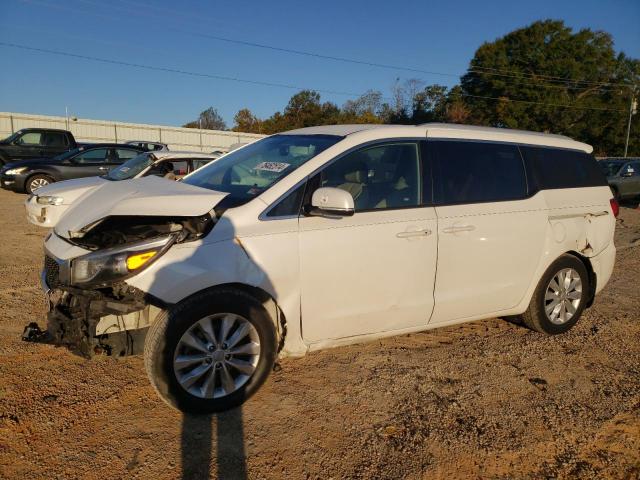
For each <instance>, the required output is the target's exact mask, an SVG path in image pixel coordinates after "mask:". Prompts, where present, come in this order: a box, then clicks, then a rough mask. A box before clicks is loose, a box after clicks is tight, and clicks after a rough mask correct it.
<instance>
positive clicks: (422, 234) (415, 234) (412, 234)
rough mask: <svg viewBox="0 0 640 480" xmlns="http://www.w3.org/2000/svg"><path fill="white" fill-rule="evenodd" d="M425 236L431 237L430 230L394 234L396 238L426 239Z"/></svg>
mask: <svg viewBox="0 0 640 480" xmlns="http://www.w3.org/2000/svg"><path fill="white" fill-rule="evenodd" d="M427 235H431V230H429V229H428V228H425V229H424V230H413V231H410V232H399V233H396V237H398V238H410V237H426V236H427Z"/></svg>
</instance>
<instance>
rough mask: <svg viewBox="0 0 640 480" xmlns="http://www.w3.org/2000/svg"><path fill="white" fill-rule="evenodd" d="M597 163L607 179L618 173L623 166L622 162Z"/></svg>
mask: <svg viewBox="0 0 640 480" xmlns="http://www.w3.org/2000/svg"><path fill="white" fill-rule="evenodd" d="M598 163H599V164H600V168H602V171H603V172H604V174H605V176H607V177H613V176H615V175H616V174H617V173H618V172H619V171H620V168H622V165H624V164H623V163H622V162H598Z"/></svg>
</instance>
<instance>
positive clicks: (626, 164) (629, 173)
mask: <svg viewBox="0 0 640 480" xmlns="http://www.w3.org/2000/svg"><path fill="white" fill-rule="evenodd" d="M598 164H599V165H600V167H601V168H602V171H603V172H604V174H605V175H606V177H607V182H608V183H609V187H611V191H612V192H613V195H614V196H615V197H616V199H617V200H618V201H620V200H634V199H637V198H640V158H635V157H632V158H619V157H609V158H603V159H601V160H599V161H598Z"/></svg>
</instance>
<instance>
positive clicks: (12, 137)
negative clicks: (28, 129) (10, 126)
mask: <svg viewBox="0 0 640 480" xmlns="http://www.w3.org/2000/svg"><path fill="white" fill-rule="evenodd" d="M21 133H22V131H18V132H15V133H12V134H11V135H9V136H8V137H7V138H3V139H2V140H0V142H3V143H11V142H13V141H14V140H15V139H16V137H17V136H18V135H20V134H21Z"/></svg>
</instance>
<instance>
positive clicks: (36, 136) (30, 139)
mask: <svg viewBox="0 0 640 480" xmlns="http://www.w3.org/2000/svg"><path fill="white" fill-rule="evenodd" d="M17 143H18V144H19V145H34V146H37V145H41V144H42V133H41V132H27V133H25V134H24V135H22V136H21V137H20V139H19V140H18V142H17Z"/></svg>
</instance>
